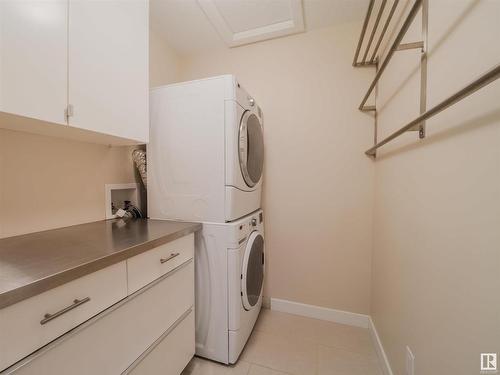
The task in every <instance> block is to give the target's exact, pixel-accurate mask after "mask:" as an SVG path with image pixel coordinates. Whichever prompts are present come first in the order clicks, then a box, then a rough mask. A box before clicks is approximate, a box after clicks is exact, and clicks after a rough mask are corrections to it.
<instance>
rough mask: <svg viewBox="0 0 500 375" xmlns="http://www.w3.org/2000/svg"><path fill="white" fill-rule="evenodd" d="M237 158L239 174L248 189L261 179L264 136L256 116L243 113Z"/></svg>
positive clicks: (246, 112) (247, 112) (249, 112)
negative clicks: (238, 160)
mask: <svg viewBox="0 0 500 375" xmlns="http://www.w3.org/2000/svg"><path fill="white" fill-rule="evenodd" d="M238 146H239V158H240V168H241V174H242V175H243V179H244V180H245V183H246V184H247V185H248V186H249V187H254V186H255V185H256V184H257V183H258V182H259V181H260V178H261V177H262V169H263V167H264V135H263V132H262V124H261V123H260V120H259V118H258V117H257V115H255V114H254V113H252V112H251V111H245V113H244V114H243V116H242V118H241V122H240V131H239V145H238Z"/></svg>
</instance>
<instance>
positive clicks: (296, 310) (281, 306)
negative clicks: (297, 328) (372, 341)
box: [271, 298, 370, 328]
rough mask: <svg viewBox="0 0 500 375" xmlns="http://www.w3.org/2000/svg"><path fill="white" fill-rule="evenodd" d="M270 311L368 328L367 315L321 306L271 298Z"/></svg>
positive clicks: (368, 319) (368, 318)
mask: <svg viewBox="0 0 500 375" xmlns="http://www.w3.org/2000/svg"><path fill="white" fill-rule="evenodd" d="M271 310H275V311H281V312H285V313H288V314H294V315H301V316H307V317H308V318H314V319H320V320H327V321H329V322H335V323H340V324H347V325H350V326H356V327H361V328H368V327H369V321H370V317H369V316H368V315H364V314H357V313H353V312H349V311H342V310H335V309H330V308H327V307H321V306H314V305H306V304H305V303H299V302H292V301H287V300H284V299H279V298H271Z"/></svg>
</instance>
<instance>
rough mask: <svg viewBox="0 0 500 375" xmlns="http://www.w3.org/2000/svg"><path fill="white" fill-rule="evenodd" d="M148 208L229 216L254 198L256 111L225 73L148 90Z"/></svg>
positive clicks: (158, 215) (242, 211)
mask: <svg viewBox="0 0 500 375" xmlns="http://www.w3.org/2000/svg"><path fill="white" fill-rule="evenodd" d="M150 106H151V129H150V143H149V145H148V147H147V153H148V213H149V216H150V217H151V218H154V219H177V220H188V221H209V222H218V223H223V222H230V221H233V220H235V219H238V218H240V217H243V216H245V215H247V214H249V213H251V212H254V211H256V210H258V209H259V208H260V206H261V184H262V169H263V162H264V140H263V127H262V111H261V110H260V108H259V106H258V105H257V104H256V102H255V100H254V99H253V98H252V97H251V96H250V95H248V93H247V92H246V91H245V90H244V89H243V88H242V87H241V86H240V84H239V83H238V82H237V80H236V78H235V77H234V76H232V75H224V76H219V77H213V78H207V79H202V80H197V81H190V82H183V83H178V84H173V85H168V86H162V87H158V88H155V89H153V90H151V104H150Z"/></svg>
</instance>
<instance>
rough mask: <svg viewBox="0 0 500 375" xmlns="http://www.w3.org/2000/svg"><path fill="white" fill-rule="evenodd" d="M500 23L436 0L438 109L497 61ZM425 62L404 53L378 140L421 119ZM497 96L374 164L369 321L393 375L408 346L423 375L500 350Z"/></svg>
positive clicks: (466, 106)
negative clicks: (421, 65) (420, 95)
mask: <svg viewBox="0 0 500 375" xmlns="http://www.w3.org/2000/svg"><path fill="white" fill-rule="evenodd" d="M499 20H500V2H499V1H496V0H482V1H464V0H441V1H430V8H429V46H430V55H429V65H428V72H429V75H428V79H429V80H428V91H427V93H428V103H429V106H432V105H434V104H436V103H438V102H439V101H440V100H441V99H444V98H445V97H446V96H447V95H450V94H451V93H453V92H454V91H456V90H457V89H459V88H460V87H462V86H464V85H465V84H466V83H468V82H469V81H471V80H473V79H474V78H475V77H477V76H478V75H480V74H481V73H483V72H485V71H486V70H488V69H489V68H491V67H492V66H494V65H495V64H498V63H499V62H500V44H499V42H498V36H499V35H500V23H499ZM415 25H416V27H414V28H413V30H412V31H413V32H411V33H410V35H409V37H408V38H406V40H405V41H414V40H418V38H419V27H420V18H417V19H416V22H415ZM412 34H413V35H412ZM418 61H419V52H418V51H405V52H400V53H398V54H397V55H396V57H395V58H394V59H393V61H391V64H390V65H389V67H388V69H387V71H386V73H385V74H384V78H383V79H382V81H381V84H380V87H379V100H378V103H377V106H378V108H379V109H381V111H380V112H379V127H380V132H381V133H382V134H381V136H385V135H387V134H389V133H390V132H392V131H394V130H395V129H396V128H398V127H401V126H402V125H403V124H404V123H405V122H406V121H408V120H410V119H412V118H413V117H415V115H416V114H417V113H418V110H419V107H418V105H419V104H418V103H419V102H418V93H419V77H420V72H419V70H418ZM499 97H500V82H496V83H493V84H491V86H488V87H487V88H484V89H482V91H479V92H477V93H476V94H474V96H471V97H469V98H468V99H466V100H464V101H462V102H460V103H459V104H457V105H456V106H455V107H452V108H449V109H448V110H447V111H446V112H443V113H441V114H439V115H437V116H436V117H434V119H432V120H430V121H428V136H427V138H426V139H425V140H423V141H417V134H416V133H409V134H406V135H404V136H402V137H400V138H398V140H396V141H394V142H392V143H391V144H390V145H388V146H387V147H385V148H384V150H383V151H381V156H380V157H379V158H378V160H377V162H376V164H375V165H376V168H375V170H376V177H375V199H374V201H375V212H374V254H373V279H372V317H373V319H374V322H375V325H376V327H377V329H378V332H379V334H380V336H381V339H382V341H383V344H384V346H385V349H386V351H387V354H388V356H389V359H390V362H391V364H392V367H393V370H394V374H395V375H405V374H406V373H405V362H404V361H405V347H406V345H408V346H409V347H410V348H411V349H412V350H413V353H414V354H415V357H416V362H415V363H416V367H415V370H416V372H415V373H416V374H425V375H442V374H454V375H471V374H479V371H480V368H479V364H480V360H479V358H480V353H481V352H497V353H499V352H500V323H499V317H500V298H499V290H500V272H499V266H500V230H499V228H500V195H499V194H500V107H499Z"/></svg>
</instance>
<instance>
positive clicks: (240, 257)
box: [195, 210, 264, 364]
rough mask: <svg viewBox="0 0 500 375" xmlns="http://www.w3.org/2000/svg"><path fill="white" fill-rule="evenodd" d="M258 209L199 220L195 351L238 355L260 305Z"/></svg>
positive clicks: (232, 358) (219, 357)
mask: <svg viewBox="0 0 500 375" xmlns="http://www.w3.org/2000/svg"><path fill="white" fill-rule="evenodd" d="M262 215H263V214H262V211H261V210H259V211H257V212H255V213H254V214H251V215H248V216H245V217H244V218H242V219H240V220H237V221H235V222H232V223H226V224H212V223H210V224H203V230H202V231H200V232H198V233H197V234H196V236H197V238H196V256H195V269H196V272H195V275H196V289H195V290H196V303H195V316H196V354H197V355H199V356H202V357H205V358H209V359H211V360H214V361H218V362H222V363H226V364H229V363H235V362H236V361H237V360H238V357H239V355H240V354H241V351H242V350H243V347H244V346H245V343H246V342H247V340H248V337H249V336H250V334H251V333H252V329H253V327H254V324H255V321H256V320H257V317H258V315H259V311H260V308H261V305H262V287H263V280H264V223H263V217H262Z"/></svg>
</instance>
